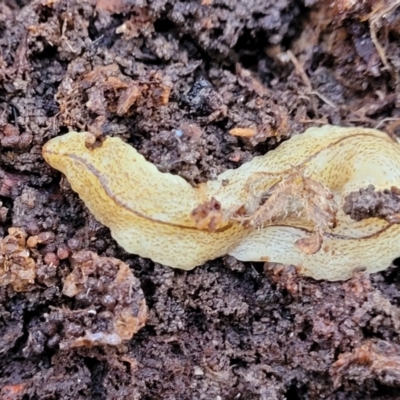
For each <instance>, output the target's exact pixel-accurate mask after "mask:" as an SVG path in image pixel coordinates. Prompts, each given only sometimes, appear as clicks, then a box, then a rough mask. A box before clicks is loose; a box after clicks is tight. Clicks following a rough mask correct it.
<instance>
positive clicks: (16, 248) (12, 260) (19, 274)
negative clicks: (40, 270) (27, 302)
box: [0, 228, 36, 292]
mask: <svg viewBox="0 0 400 400" xmlns="http://www.w3.org/2000/svg"><path fill="white" fill-rule="evenodd" d="M27 236H28V235H27V234H26V232H24V231H23V230H22V229H19V228H9V229H8V235H7V236H6V237H5V238H3V239H0V286H7V285H10V286H11V287H12V288H13V289H14V290H15V291H16V292H27V291H30V290H33V289H34V288H35V285H34V283H35V277H36V262H35V261H34V259H33V258H31V257H30V251H29V249H28V248H27V244H26V238H27Z"/></svg>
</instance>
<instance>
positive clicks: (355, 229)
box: [43, 125, 400, 280]
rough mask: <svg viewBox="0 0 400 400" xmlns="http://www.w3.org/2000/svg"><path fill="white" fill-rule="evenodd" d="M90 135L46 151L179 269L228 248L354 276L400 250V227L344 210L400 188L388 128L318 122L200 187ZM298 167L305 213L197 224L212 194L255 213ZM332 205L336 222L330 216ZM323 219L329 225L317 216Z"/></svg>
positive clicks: (139, 240)
mask: <svg viewBox="0 0 400 400" xmlns="http://www.w3.org/2000/svg"><path fill="white" fill-rule="evenodd" d="M91 138H92V136H91V134H89V133H77V132H70V133H68V134H66V135H63V136H60V137H57V138H54V139H52V140H51V141H49V142H48V143H47V144H46V145H45V146H44V148H43V155H44V157H45V159H46V161H47V162H48V163H49V164H50V165H52V166H53V167H54V168H56V169H58V170H60V171H62V172H63V173H64V174H66V176H67V179H68V181H69V182H70V184H71V186H72V188H73V189H74V190H75V191H76V192H77V193H78V194H79V195H80V197H81V198H82V199H83V201H84V202H85V204H86V205H87V207H88V208H89V210H90V211H91V212H92V213H93V214H94V216H95V217H96V218H97V219H98V220H99V221H100V222H101V223H103V224H104V225H106V226H108V227H109V228H110V230H111V233H112V235H113V237H114V238H115V239H116V240H117V242H118V243H119V244H120V245H121V246H122V247H124V249H125V250H127V251H128V252H131V253H134V254H139V255H141V256H142V257H149V258H151V259H152V260H153V261H156V262H159V263H162V264H164V265H168V266H171V267H175V268H182V269H192V268H194V267H196V266H198V265H201V264H203V263H204V262H206V261H207V260H210V259H214V258H216V257H219V256H222V255H225V254H230V255H233V256H234V257H236V258H237V259H239V260H242V261H263V260H265V259H268V260H270V261H272V262H278V263H283V264H292V265H296V266H298V267H299V271H300V273H302V274H304V275H307V276H311V277H314V278H315V279H327V280H342V279H347V278H349V277H350V276H351V274H352V272H353V271H354V270H355V269H357V268H360V267H365V268H366V269H367V270H368V271H369V272H376V271H380V270H383V269H385V268H387V267H388V266H389V265H390V263H391V261H392V260H393V259H394V258H396V257H397V256H399V255H400V250H399V247H398V243H399V240H400V226H399V225H397V224H393V223H390V222H387V221H385V220H382V219H378V218H369V219H364V220H362V221H353V220H351V218H350V217H349V216H347V215H345V214H344V212H343V204H344V198H345V197H346V196H347V195H348V194H349V193H351V192H354V191H356V190H359V189H360V188H366V187H368V186H369V185H374V187H375V188H376V190H384V189H387V188H391V187H392V186H398V182H400V144H399V142H398V141H397V140H394V139H393V138H391V137H389V136H388V135H387V134H385V133H383V132H380V131H376V130H373V129H363V128H340V127H335V126H329V125H327V126H323V127H320V128H311V129H308V130H307V131H306V132H305V133H304V134H302V135H297V136H294V137H292V138H291V139H290V140H288V141H287V142H285V143H283V144H281V145H280V146H279V147H278V148H277V149H276V150H274V151H271V152H269V153H268V154H266V155H265V156H261V157H255V158H254V159H253V160H252V161H251V162H249V163H246V164H244V165H242V166H241V167H240V168H238V169H235V170H228V171H225V172H224V173H222V174H221V175H219V176H218V177H217V179H216V180H213V181H209V182H207V183H206V184H203V185H200V186H199V187H197V188H193V187H192V186H190V185H189V184H188V183H187V182H186V181H185V180H184V179H182V178H181V177H179V176H174V175H171V174H168V173H161V172H160V171H158V170H157V168H156V167H155V166H154V165H153V164H151V163H149V162H147V161H146V160H145V159H144V158H143V157H142V156H141V155H140V154H139V153H137V151H136V150H135V149H134V148H133V147H131V146H129V145H127V144H126V143H124V142H122V141H121V140H120V139H118V138H110V137H107V138H106V139H105V140H104V141H103V142H102V144H101V146H89V148H88V147H87V146H86V145H85V143H86V142H87V141H88V139H89V141H90V139H91ZM293 168H295V169H296V170H297V171H301V175H302V179H301V180H302V181H305V178H307V179H309V180H310V181H309V183H308V189H307V190H308V191H309V192H310V193H311V195H309V198H308V199H305V200H304V199H303V203H302V207H303V208H302V209H304V211H305V210H306V209H307V207H308V208H309V210H308V211H307V212H304V211H303V212H302V213H300V214H297V213H296V212H291V213H288V214H287V216H286V217H285V218H281V219H279V220H278V221H276V222H272V224H269V225H268V226H265V227H264V228H260V229H252V228H250V227H246V226H245V225H243V224H241V223H240V222H239V221H231V220H230V219H229V218H222V219H221V218H219V217H218V223H214V222H213V221H214V220H211V221H212V223H211V227H212V228H213V229H214V228H215V230H214V231H212V232H210V231H209V229H206V230H201V229H199V227H198V226H197V224H196V221H195V220H194V219H193V216H192V213H193V210H195V209H198V207H199V206H200V205H202V204H204V205H207V202H209V201H210V200H211V199H212V198H214V199H215V202H218V204H219V205H220V206H218V209H217V210H216V209H215V207H214V208H213V207H209V208H210V210H211V211H213V212H215V211H221V213H222V215H224V216H225V215H228V214H229V211H230V210H240V209H245V210H248V205H249V204H251V203H253V205H254V204H256V206H255V208H254V210H253V212H254V211H256V210H257V208H258V205H259V204H260V203H259V201H260V199H262V196H263V195H265V194H266V193H269V192H270V191H271V190H272V189H273V188H274V187H275V188H276V185H277V184H279V182H282V181H283V179H284V178H285V177H286V178H287V177H288V175H290V172H291V171H293ZM303 184H304V182H303ZM299 187H300V186H299ZM304 187H306V185H305V184H304ZM249 188H251V190H249ZM300 192H301V191H300ZM305 193H306V192H304V194H305ZM317 193H319V196H316V194H317ZM321 193H323V195H322V196H321ZM315 196H316V197H315ZM321 198H322V200H321ZM254 199H256V200H254ZM296 201H297V200H296ZM257 202H258V203H257ZM215 204H217V203H215ZM334 204H336V205H337V210H338V211H337V213H336V226H335V227H334V224H333V220H332V218H331V217H330V216H331V214H334V212H333V210H334V206H333V205H334ZM318 209H319V210H318ZM310 210H311V211H310ZM313 212H314V213H315V215H314V216H312V213H313ZM310 214H311V216H310ZM205 216H207V213H206V214H205ZM322 217H324V218H325V219H324V218H322ZM316 218H322V220H325V223H324V224H322V225H321V224H318V223H316V222H315V219H316ZM215 221H217V220H215ZM200 222H201V221H200ZM197 223H199V221H197ZM201 226H202V225H201ZM205 227H206V228H207V227H208V225H207V224H206V225H205ZM320 236H322V238H323V241H322V239H321V237H320ZM302 239H308V241H307V240H302ZM320 239H321V240H320ZM320 241H321V242H322V245H321V248H320V249H319V251H318V247H319V245H320V243H319V242H320Z"/></svg>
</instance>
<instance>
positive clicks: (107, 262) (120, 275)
mask: <svg viewBox="0 0 400 400" xmlns="http://www.w3.org/2000/svg"><path fill="white" fill-rule="evenodd" d="M71 266H72V268H73V270H72V272H71V273H70V274H69V275H68V276H67V277H66V278H65V280H64V287H63V294H65V295H66V296H68V297H71V298H74V299H75V302H74V306H73V308H72V309H70V310H69V309H66V308H63V309H57V310H55V309H54V310H53V311H52V312H51V313H50V314H49V315H48V316H47V321H49V322H53V323H56V324H61V326H62V327H61V328H59V329H60V348H61V349H68V348H74V347H93V346H99V345H111V346H117V345H119V344H121V343H123V342H126V341H128V340H130V339H131V338H132V336H133V335H134V334H135V333H136V332H137V331H138V330H139V329H141V328H142V327H143V326H144V325H145V323H146V319H147V306H146V302H145V299H144V295H143V292H142V290H141V288H140V282H139V280H138V279H136V278H135V277H134V276H133V274H132V272H131V270H130V269H129V267H128V266H127V265H126V264H125V263H123V262H122V261H120V260H117V259H115V258H109V257H99V256H98V255H97V254H95V253H93V252H91V251H80V252H78V253H75V254H73V255H72V256H71Z"/></svg>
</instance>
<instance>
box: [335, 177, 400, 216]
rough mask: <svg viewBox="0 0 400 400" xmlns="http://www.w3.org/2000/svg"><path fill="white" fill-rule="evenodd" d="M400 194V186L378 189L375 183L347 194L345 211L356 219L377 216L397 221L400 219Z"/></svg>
mask: <svg viewBox="0 0 400 400" xmlns="http://www.w3.org/2000/svg"><path fill="white" fill-rule="evenodd" d="M399 195H400V191H399V189H398V188H394V187H393V188H390V189H385V190H383V191H376V190H375V187H374V186H373V185H369V186H368V187H367V188H365V189H360V190H358V191H356V192H352V193H350V194H349V195H348V196H346V198H345V202H344V205H343V211H344V212H345V214H347V215H349V216H350V218H351V219H354V220H356V221H361V220H362V219H366V218H371V217H375V218H383V219H386V220H387V221H389V222H391V221H393V222H395V221H397V220H399V219H400V196H399Z"/></svg>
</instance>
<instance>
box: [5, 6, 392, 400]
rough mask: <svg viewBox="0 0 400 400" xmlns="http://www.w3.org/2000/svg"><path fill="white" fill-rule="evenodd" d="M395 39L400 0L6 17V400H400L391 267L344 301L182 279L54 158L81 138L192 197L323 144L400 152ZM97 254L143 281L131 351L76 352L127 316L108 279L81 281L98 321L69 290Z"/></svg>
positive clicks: (276, 278) (24, 11) (288, 270)
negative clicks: (361, 136) (315, 140)
mask: <svg viewBox="0 0 400 400" xmlns="http://www.w3.org/2000/svg"><path fill="white" fill-rule="evenodd" d="M399 39H400V3H399V2H398V1H395V0H386V1H383V0H378V1H376V0H374V1H373V0H363V1H356V2H355V1H352V0H336V1H332V0H320V1H316V0H301V1H299V0H238V1H230V0H191V1H178V0H153V1H149V0H141V1H139V0H117V1H115V0H114V1H112V0H97V1H95V0H87V1H78V0H34V1H29V0H3V1H1V2H0V143H1V164H0V201H1V204H0V223H1V227H0V230H1V232H0V233H1V235H2V236H3V237H4V241H5V243H6V244H7V245H8V246H11V247H7V249H2V250H1V251H2V254H6V255H7V257H8V258H7V260H8V259H9V258H11V260H14V261H15V260H16V261H15V263H16V264H15V265H16V266H14V267H15V269H12V270H10V269H7V268H8V267H7V268H6V267H4V268H3V267H2V268H3V269H2V270H1V271H3V272H2V273H3V274H4V276H2V280H1V281H0V399H1V400H6V399H17V400H18V399H23V400H27V399H46V400H51V399H61V400H65V399H74V400H79V399H97V400H103V399H104V400H107V399H148V400H150V399H151V400H154V399H180V400H181V399H188V400H189V399H207V400H208V399H221V400H222V399H250V400H251V399H265V400H267V399H268V400H269V399H289V400H300V399H398V398H399V397H400V309H399V303H400V274H399V272H398V269H397V268H395V266H392V267H391V268H389V269H388V270H387V271H385V272H382V273H379V274H374V275H373V276H365V275H364V274H363V273H362V272H358V273H356V274H355V275H354V276H353V278H352V279H351V280H350V281H348V282H344V283H343V282H342V283H340V282H337V283H328V282H317V281H314V280H312V279H306V278H302V277H299V276H298V275H297V274H296V270H295V268H293V267H285V268H283V267H280V266H277V265H272V264H268V263H267V264H265V265H263V264H262V263H241V262H238V261H236V260H235V259H234V258H232V257H225V258H224V259H218V260H215V261H212V262H208V263H206V264H205V265H203V266H201V267H198V268H196V269H195V270H193V271H190V272H183V271H178V270H173V269H170V268H166V267H163V266H161V265H158V264H155V263H153V262H150V261H149V260H146V259H141V258H140V257H137V256H134V255H130V254H127V253H126V252H124V251H123V250H122V249H121V248H120V247H118V245H117V244H116V243H115V241H113V240H112V238H111V236H110V233H109V231H108V229H107V228H105V227H103V226H102V225H100V224H99V223H98V222H97V221H96V220H95V219H94V218H93V217H92V216H91V215H90V213H89V212H88V210H87V209H86V208H85V206H84V205H83V203H82V202H81V201H80V200H79V198H78V197H77V195H76V194H75V193H74V192H73V191H72V189H71V187H70V186H69V184H68V182H67V181H66V180H65V179H64V178H63V177H62V176H61V175H60V174H59V173H58V172H57V171H54V170H52V169H51V168H50V167H49V166H48V165H46V164H45V162H44V160H43V158H42V156H41V148H42V146H43V144H44V143H45V142H46V141H47V140H48V139H49V138H51V137H54V136H56V135H59V134H62V133H64V132H66V131H68V129H75V130H90V131H91V132H93V133H95V134H96V136H98V137H100V138H101V137H102V136H103V135H113V136H118V137H121V138H122V139H123V140H125V141H127V142H129V143H130V144H132V145H134V146H135V147H136V148H137V149H138V151H139V152H140V153H141V154H143V155H144V156H145V157H146V158H147V159H148V160H150V161H151V162H153V163H155V164H156V165H157V166H158V168H160V169H161V170H163V171H168V172H171V173H174V174H179V175H181V176H182V177H184V178H185V179H187V180H188V181H189V182H190V183H192V184H196V183H199V182H203V181H206V180H208V179H212V178H213V177H215V176H216V175H217V174H219V173H220V172H222V171H224V170H226V169H227V168H236V167H238V166H239V165H241V164H243V163H245V162H246V161H248V160H250V159H251V158H252V157H254V156H256V155H260V154H264V153H265V152H267V151H268V150H270V149H273V148H275V147H276V146H278V145H279V143H280V142H282V141H284V140H286V139H288V138H289V137H290V136H291V135H295V134H298V133H301V132H302V131H303V130H304V129H306V128H307V127H310V126H319V125H321V124H325V123H333V124H338V125H343V126H350V125H360V126H364V127H375V128H379V129H382V130H385V131H387V132H388V133H389V134H391V135H394V136H395V135H396V134H398V133H400V130H399V126H400V123H399V121H400V107H399V105H400V97H399V93H400V92H399V82H400V79H399V71H400V50H399V46H398V40H399ZM360 189H363V188H360ZM364 189H365V188H364ZM390 189H391V188H388V190H390ZM367 194H368V193H367ZM361 195H362V194H361ZM10 227H13V228H19V229H21V231H19V230H17V231H15V230H14V231H13V230H11V231H9V228H10ZM21 232H23V233H21ZM7 235H8V236H7ZM21 235H22V236H21ZM10 237H12V238H11V239H10ZM25 240H27V242H25ZM12 246H14V247H12ZM24 246H27V247H26V249H25V247H24ZM24 249H25V250H24ZM82 251H83V252H86V253H83V254H94V255H93V257H94V259H96V260H97V258H96V257H100V259H101V260H104V261H102V263H105V264H104V265H111V266H112V265H114V267H115V265H120V264H119V263H120V262H123V263H126V264H127V265H129V267H130V269H131V271H132V273H133V274H134V275H135V277H136V278H137V280H138V281H136V280H134V281H132V282H136V283H135V284H134V285H136V286H135V290H137V293H139V294H138V296H139V297H138V299H139V300H140V301H142V297H141V296H142V295H141V294H140V293H141V290H142V291H143V294H144V299H145V301H146V304H147V307H148V316H147V322H146V325H145V327H144V328H142V329H141V330H139V331H138V332H137V333H136V334H135V335H134V336H133V338H132V339H131V340H125V341H122V343H121V344H117V345H114V346H111V345H109V346H107V345H102V346H93V342H91V343H88V344H87V345H83V346H81V347H78V348H75V347H73V346H72V345H71V343H73V340H75V339H73V338H76V337H81V336H82V335H83V333H84V332H83V331H84V330H85V329H92V328H93V329H94V331H93V332H92V333H93V334H95V333H96V332H97V331H98V330H102V329H103V330H104V329H105V331H106V332H110V329H112V328H110V321H114V319H113V318H115V315H114V314H113V310H114V307H116V304H117V305H118V306H119V305H120V301H119V300H118V299H116V298H115V293H116V292H115V291H114V289H115V287H114V286H113V288H112V292H111V294H110V293H108V292H107V293H105V292H104V291H103V289H102V286H101V285H102V284H103V283H102V278H101V277H102V274H103V272H102V271H104V268H103V270H102V269H99V270H96V272H93V274H94V275H93V276H89V278H88V280H87V281H82V282H81V284H82V285H83V286H82V287H81V289H82V288H83V289H84V290H82V291H81V293H82V294H85V293H88V296H89V293H90V299H91V300H90V305H89V304H88V303H87V302H88V299H89V297H85V296H83V295H82V296H81V297H82V298H80V299H79V298H71V297H69V296H67V295H66V294H65V292H63V287H64V285H65V281H66V280H67V277H68V276H70V274H71V273H72V272H73V270H74V262H73V260H74V257H75V259H76V257H77V255H79V254H82V253H81V252H82ZM7 252H8V253H7ZM87 252H92V253H87ZM4 257H5V256H4ZM13 257H15V258H13ZM21 257H22V258H21ZM115 259H116V260H115ZM118 260H120V261H118ZM24 263H28V264H27V265H28V267H29V268H28V267H27V268H28V271H29V272H30V274H31V275H29V274H28V277H26V276H22V277H21V276H20V275H18V274H20V273H21V268H22V267H21V265H22V266H23V265H25V264H24ZM107 263H111V264H107ZM113 263H117V264H113ZM4 265H5V264H4ZM7 265H8V264H7ZM13 265H14V264H13ZM96 265H97V264H96ZM101 265H103V264H101ZM34 266H36V269H37V270H36V271H33V272H32V267H34ZM114 267H110V268H111V271H112V270H113V268H114ZM114 269H115V268H114ZM105 270H106V271H107V270H108V269H107V268H105ZM1 271H0V272H1ZM22 271H24V269H23V268H22ZM115 271H116V270H114V274H115ZM108 272H110V271H108ZM13 273H15V274H16V275H12V274H13ZM104 273H105V276H106V277H107V273H106V272H104ZM35 274H36V275H35ZM80 278H82V276H80ZM136 278H134V279H136ZM110 279H111V278H110ZM106 281H107V279H106ZM138 282H140V286H141V289H140V287H139V283H138ZM86 289H87V290H86ZM110 290H111V289H110ZM115 290H117V291H118V289H115ZM124 290H126V288H125V289H124ZM121 293H122V292H121ZM135 293H136V292H135ZM107 296H108V297H107ZM122 303H123V301H122ZM90 307H92V308H90ZM130 307H131V306H130ZM137 307H138V306H137ZM88 308H90V310H91V311H90V310H88ZM116 308H117V309H118V307H116ZM57 310H58V311H57ZM82 310H86V311H87V312H86V314H85V312H84V311H82ZM99 310H100V312H101V313H102V314H101V315H99V314H96V313H97V312H99ZM75 311H76V314H73V312H75ZM89 311H90V312H89ZM136 311H137V312H139V311H138V308H137V309H136ZM94 315H96V318H95V323H93V321H92V320H91V319H90V318H93V316H94ZM135 315H137V314H135ZM53 317H54V318H53ZM142 317H143V316H142ZM102 318H103V319H102ZM143 318H144V317H143ZM101 321H105V322H104V324H103V325H102V322H101ZM71 341H72V342H71ZM60 343H64V344H65V343H67V345H64V346H60ZM68 343H69V344H68ZM114 344H115V343H114ZM89 345H90V346H89Z"/></svg>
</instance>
